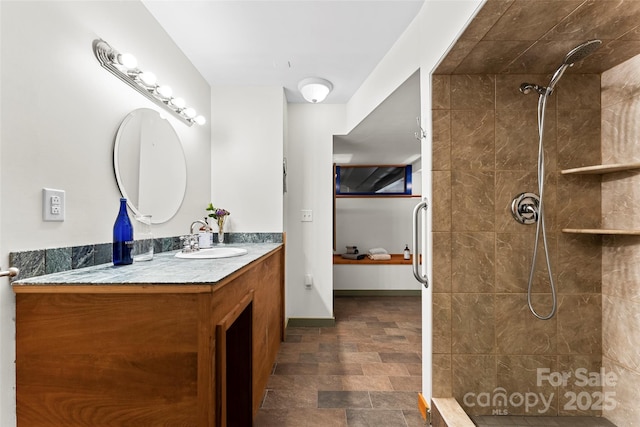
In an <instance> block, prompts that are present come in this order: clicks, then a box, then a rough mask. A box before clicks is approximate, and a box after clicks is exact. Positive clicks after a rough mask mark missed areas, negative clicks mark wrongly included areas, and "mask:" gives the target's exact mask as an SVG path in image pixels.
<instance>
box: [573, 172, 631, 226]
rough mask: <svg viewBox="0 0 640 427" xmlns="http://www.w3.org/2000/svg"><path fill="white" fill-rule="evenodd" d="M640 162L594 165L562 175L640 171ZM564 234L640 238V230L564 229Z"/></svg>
mask: <svg viewBox="0 0 640 427" xmlns="http://www.w3.org/2000/svg"><path fill="white" fill-rule="evenodd" d="M639 169H640V162H636V163H616V164H610V165H593V166H584V167H580V168H573V169H563V170H562V171H561V173H562V175H572V174H573V175H604V174H607V173H614V172H624V171H632V170H639ZM562 232H563V233H572V234H593V235H601V236H603V235H609V236H640V230H622V229H605V228H563V229H562Z"/></svg>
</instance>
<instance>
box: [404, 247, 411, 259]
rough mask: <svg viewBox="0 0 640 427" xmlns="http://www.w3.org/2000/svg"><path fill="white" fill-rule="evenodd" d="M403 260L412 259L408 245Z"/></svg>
mask: <svg viewBox="0 0 640 427" xmlns="http://www.w3.org/2000/svg"><path fill="white" fill-rule="evenodd" d="M403 258H404V259H411V251H410V250H409V245H408V244H406V245H404V251H403Z"/></svg>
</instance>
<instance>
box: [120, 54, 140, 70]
mask: <svg viewBox="0 0 640 427" xmlns="http://www.w3.org/2000/svg"><path fill="white" fill-rule="evenodd" d="M118 63H119V64H120V65H122V66H123V67H124V68H126V69H127V70H133V69H134V68H136V67H137V66H138V60H137V59H136V57H135V56H133V55H132V54H130V53H121V54H119V55H118Z"/></svg>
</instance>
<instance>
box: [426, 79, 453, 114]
mask: <svg viewBox="0 0 640 427" xmlns="http://www.w3.org/2000/svg"><path fill="white" fill-rule="evenodd" d="M431 108H432V109H434V110H449V109H451V76H448V75H434V76H432V79H431Z"/></svg>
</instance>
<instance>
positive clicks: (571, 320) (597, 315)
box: [558, 294, 602, 354]
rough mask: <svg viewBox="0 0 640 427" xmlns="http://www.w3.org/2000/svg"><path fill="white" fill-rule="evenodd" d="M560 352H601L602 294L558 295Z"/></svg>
mask: <svg viewBox="0 0 640 427" xmlns="http://www.w3.org/2000/svg"><path fill="white" fill-rule="evenodd" d="M578 331H579V332H580V333H577V332H578ZM558 352H559V353H560V354H601V352H602V297H601V296H600V295H599V294H582V295H559V296H558Z"/></svg>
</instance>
